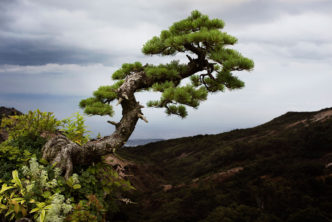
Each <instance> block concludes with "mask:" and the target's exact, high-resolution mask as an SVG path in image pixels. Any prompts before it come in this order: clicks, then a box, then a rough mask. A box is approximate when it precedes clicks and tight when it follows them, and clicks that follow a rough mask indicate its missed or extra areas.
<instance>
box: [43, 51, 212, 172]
mask: <svg viewBox="0 0 332 222" xmlns="http://www.w3.org/2000/svg"><path fill="white" fill-rule="evenodd" d="M205 63H206V62H205V60H204V58H203V57H202V56H199V57H198V58H197V59H191V60H190V62H189V63H188V66H187V68H188V69H186V70H185V71H184V72H183V73H180V74H179V77H178V80H179V81H181V79H184V78H186V77H188V76H191V75H192V74H195V73H196V72H199V71H201V70H204V68H205ZM169 80H172V81H174V77H173V79H169V78H167V77H165V78H163V79H160V78H158V79H154V78H151V77H147V76H146V74H145V72H144V71H141V72H136V73H133V74H131V75H128V76H127V77H126V79H125V81H124V83H123V84H122V85H121V86H120V87H119V89H118V91H117V94H118V103H119V104H121V106H122V119H121V120H120V122H118V123H115V122H113V121H108V122H109V123H111V124H113V125H115V131H114V132H113V133H112V134H111V135H110V136H107V137H104V138H102V139H100V140H92V141H89V142H88V143H86V144H84V145H83V146H80V145H78V144H77V143H74V142H72V141H70V140H69V139H68V138H66V137H65V136H64V135H61V134H58V135H56V136H54V137H53V138H51V139H50V140H49V141H48V142H47V143H46V144H45V146H44V147H43V158H44V159H46V160H47V161H49V162H51V163H52V164H56V165H57V166H58V167H59V168H60V169H61V170H62V171H63V172H64V173H65V177H66V178H68V177H69V176H70V175H71V174H72V171H73V166H74V164H78V165H88V164H91V163H92V162H93V161H95V160H98V159H100V157H102V156H104V155H106V154H110V153H113V152H114V150H116V149H118V148H120V147H122V146H123V145H124V144H125V143H126V142H127V140H128V138H129V137H130V135H131V134H132V132H133V131H134V129H135V126H136V123H137V121H138V119H139V118H141V119H142V120H144V121H145V122H147V120H146V118H145V117H144V115H143V113H142V111H141V108H143V106H141V105H140V104H139V103H138V102H137V101H136V98H135V95H134V93H135V92H136V91H138V90H140V89H147V88H149V87H151V86H152V85H153V84H154V83H156V82H165V81H169Z"/></svg>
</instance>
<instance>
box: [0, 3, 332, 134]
mask: <svg viewBox="0 0 332 222" xmlns="http://www.w3.org/2000/svg"><path fill="white" fill-rule="evenodd" d="M194 9H198V10H199V11H201V12H202V13H204V14H207V15H209V16H210V18H220V19H223V20H224V21H225V23H226V26H225V28H224V31H226V32H228V33H229V34H231V35H234V36H236V37H237V38H238V39H239V41H238V44H237V45H236V46H235V47H234V48H236V49H237V50H239V51H240V52H241V53H242V54H243V55H244V56H246V57H249V58H251V59H253V60H254V62H255V69H254V70H253V71H252V72H240V73H236V75H238V76H239V77H240V79H242V80H244V82H245V83H246V87H245V88H244V89H242V90H238V91H232V92H225V93H218V94H213V95H210V96H209V98H208V101H206V102H203V103H202V104H201V105H200V107H199V109H198V110H193V109H189V110H188V111H189V115H188V117H187V118H186V119H183V120H181V119H180V118H179V117H168V116H167V115H166V114H165V113H164V110H162V109H151V108H146V109H143V113H144V114H145V116H146V117H147V119H148V120H149V123H148V124H146V123H145V122H143V121H139V123H138V125H137V127H136V130H135V132H134V133H133V135H132V138H173V137H181V136H190V135H196V134H210V133H220V132H223V131H227V130H231V129H235V128H246V127H252V126H255V125H258V124H261V123H264V122H266V121H269V120H271V119H272V118H274V117H277V116H278V115H281V114H283V113H285V112H287V111H314V110H319V109H322V108H326V107H332V99H331V95H332V87H331V84H332V31H331V27H332V13H331V12H332V1H331V0H167V1H166V0H121V1H120V0H118V1H115V0H94V1H91V0H70V1H68V0H0V12H1V13H0V106H7V107H15V108H17V109H19V110H21V111H23V112H26V111H28V110H35V109H37V108H39V109H41V110H42V111H50V112H54V113H55V115H56V116H57V117H58V118H60V119H61V118H65V117H68V116H70V115H71V114H72V113H74V112H76V111H80V109H79V108H78V103H79V101H80V100H81V99H83V98H86V97H89V96H91V95H92V92H93V91H94V90H96V89H97V88H98V87H99V86H100V85H107V84H111V83H112V81H111V79H110V76H111V74H112V73H113V72H114V71H115V70H116V69H118V68H119V67H120V66H121V64H122V63H125V62H134V61H141V62H142V63H146V62H149V63H154V64H158V63H162V62H168V61H170V60H172V59H174V58H167V57H158V56H153V57H150V56H149V57H148V56H143V55H142V53H141V48H142V45H143V44H144V43H145V42H146V41H147V40H149V39H150V38H151V37H153V36H155V35H159V33H160V31H161V30H163V29H167V28H168V27H169V26H170V25H171V24H172V23H173V22H175V21H178V20H180V19H184V18H186V17H187V16H189V15H190V12H191V11H192V10H194ZM138 97H139V99H140V100H141V101H142V102H141V103H145V102H146V101H147V100H148V99H150V98H157V97H156V95H153V94H151V93H148V94H142V95H139V96H138ZM117 111H118V112H117V113H118V114H119V113H120V110H118V109H117ZM119 118H120V115H116V116H115V117H114V119H115V120H117V119H119ZM106 120H107V118H101V117H87V124H88V125H89V129H90V130H91V131H93V134H94V135H95V134H97V133H98V132H100V133H102V135H107V134H110V133H111V132H112V131H113V126H111V125H109V124H107V123H106Z"/></svg>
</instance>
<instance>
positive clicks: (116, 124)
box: [107, 120, 119, 126]
mask: <svg viewBox="0 0 332 222" xmlns="http://www.w3.org/2000/svg"><path fill="white" fill-rule="evenodd" d="M107 122H108V123H109V124H112V125H114V126H118V125H119V123H117V122H114V121H111V120H107Z"/></svg>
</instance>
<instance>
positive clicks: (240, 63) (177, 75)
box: [80, 10, 254, 118]
mask: <svg viewBox="0 0 332 222" xmlns="http://www.w3.org/2000/svg"><path fill="white" fill-rule="evenodd" d="M223 28H224V22H223V21H222V20H221V19H210V18H209V17H208V16H207V15H203V14H201V13H200V12H199V11H197V10H195V11H193V12H192V13H191V15H190V16H189V17H188V18H186V19H183V20H181V21H179V22H175V23H174V24H173V25H172V26H170V27H169V29H167V30H163V31H161V33H160V35H159V36H154V37H153V38H152V39H150V40H149V41H147V42H146V43H145V44H144V45H143V48H142V52H143V53H144V54H145V55H161V56H174V55H176V54H179V53H183V54H185V55H186V57H187V58H188V60H189V61H188V62H187V63H180V62H179V61H177V60H173V61H171V62H170V63H167V64H159V65H153V64H145V65H143V64H141V63H140V62H134V63H125V64H123V65H122V67H121V68H120V69H118V70H117V71H115V72H114V73H113V75H112V79H113V80H114V81H115V83H114V84H113V85H107V86H100V87H99V88H98V90H96V91H94V93H93V97H90V98H87V99H84V100H82V101H81V102H80V107H81V108H83V109H84V112H85V113H86V114H89V115H101V116H104V115H108V116H113V114H114V111H113V107H112V105H111V102H113V101H114V100H116V99H117V100H118V103H121V102H122V101H123V100H125V99H128V98H129V96H130V95H127V94H126V93H120V91H121V90H119V88H120V87H121V86H122V85H123V84H124V82H125V80H126V79H128V78H129V77H131V76H133V75H134V74H137V73H140V74H141V76H142V77H141V78H143V79H144V80H143V81H142V82H143V83H142V84H139V86H137V87H135V90H134V92H137V91H149V90H152V91H155V92H160V93H161V97H160V99H159V100H155V101H149V102H148V104H147V105H148V106H149V107H156V108H165V109H166V113H167V114H169V115H171V114H174V115H178V116H180V117H182V118H183V117H186V116H187V110H186V106H188V107H193V108H198V106H199V105H200V103H201V102H202V101H204V100H206V99H207V96H208V94H209V93H214V92H219V91H221V92H223V91H224V90H225V89H229V90H233V89H240V88H242V87H244V82H243V81H241V80H240V79H239V78H238V77H236V76H235V75H234V71H242V70H248V71H249V70H252V69H253V67H254V62H253V61H252V60H250V59H248V58H246V57H244V56H242V55H241V54H240V53H239V52H238V51H236V50H234V49H231V48H229V46H232V45H234V44H235V43H236V42H237V39H236V38H235V37H233V36H231V35H229V34H228V33H226V32H223V31H221V30H222V29H223ZM185 79H190V81H185V82H187V83H186V84H183V82H184V81H183V80H185Z"/></svg>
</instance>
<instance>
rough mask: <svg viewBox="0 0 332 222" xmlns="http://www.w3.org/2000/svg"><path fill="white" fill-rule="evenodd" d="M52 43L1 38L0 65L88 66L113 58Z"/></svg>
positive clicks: (45, 40) (46, 40)
mask: <svg viewBox="0 0 332 222" xmlns="http://www.w3.org/2000/svg"><path fill="white" fill-rule="evenodd" d="M50 41H51V40H48V39H44V40H26V39H9V38H4V37H0V42H1V43H0V65H1V64H12V65H14V64H16V65H42V64H48V63H58V64H88V63H101V62H106V61H108V60H110V59H111V57H112V56H111V55H110V54H108V55H106V54H104V53H98V52H95V51H92V50H84V49H79V48H70V47H64V46H55V45H52V44H50V43H49V42H50ZM113 56H114V57H116V55H113Z"/></svg>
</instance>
